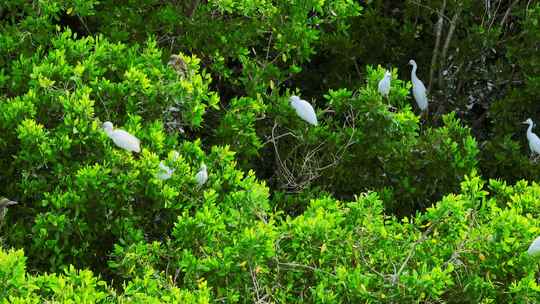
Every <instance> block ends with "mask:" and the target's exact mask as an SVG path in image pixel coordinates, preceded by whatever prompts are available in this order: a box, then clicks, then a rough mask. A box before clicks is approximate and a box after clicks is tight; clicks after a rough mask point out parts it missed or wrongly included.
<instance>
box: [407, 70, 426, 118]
mask: <svg viewBox="0 0 540 304" xmlns="http://www.w3.org/2000/svg"><path fill="white" fill-rule="evenodd" d="M409 64H410V65H412V67H413V68H412V71H411V80H412V85H413V96H414V100H416V104H417V105H418V107H419V108H420V110H421V111H422V112H423V111H425V110H427V107H428V99H427V95H426V87H425V86H424V83H423V82H422V80H420V79H418V77H417V76H416V69H417V65H416V61H414V60H412V59H411V60H410V61H409Z"/></svg>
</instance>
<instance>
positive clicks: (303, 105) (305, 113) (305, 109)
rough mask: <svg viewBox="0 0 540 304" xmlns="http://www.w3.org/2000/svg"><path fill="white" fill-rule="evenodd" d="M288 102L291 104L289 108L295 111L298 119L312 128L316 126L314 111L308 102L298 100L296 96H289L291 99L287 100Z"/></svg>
mask: <svg viewBox="0 0 540 304" xmlns="http://www.w3.org/2000/svg"><path fill="white" fill-rule="evenodd" d="M289 101H290V103H291V106H292V107H293V108H294V109H295V110H296V114H298V116H300V118H302V119H303V120H305V121H307V122H308V123H310V124H312V125H314V126H316V125H317V124H318V123H317V115H315V110H314V109H313V107H312V106H311V104H310V103H309V102H307V101H305V100H303V99H300V97H298V96H291V98H289Z"/></svg>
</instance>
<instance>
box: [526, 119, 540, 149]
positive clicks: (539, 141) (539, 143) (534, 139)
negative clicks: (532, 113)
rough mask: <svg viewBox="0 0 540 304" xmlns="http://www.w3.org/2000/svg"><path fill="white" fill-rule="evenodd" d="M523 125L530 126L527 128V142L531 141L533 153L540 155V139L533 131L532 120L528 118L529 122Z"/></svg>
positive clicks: (530, 146)
mask: <svg viewBox="0 0 540 304" xmlns="http://www.w3.org/2000/svg"><path fill="white" fill-rule="evenodd" d="M523 123H524V124H528V125H529V127H528V128H527V140H528V141H529V148H530V149H531V153H532V154H535V153H536V154H540V138H538V135H536V134H534V133H533V131H532V128H533V126H534V123H533V121H532V119H530V118H527V120H525V121H524V122H523Z"/></svg>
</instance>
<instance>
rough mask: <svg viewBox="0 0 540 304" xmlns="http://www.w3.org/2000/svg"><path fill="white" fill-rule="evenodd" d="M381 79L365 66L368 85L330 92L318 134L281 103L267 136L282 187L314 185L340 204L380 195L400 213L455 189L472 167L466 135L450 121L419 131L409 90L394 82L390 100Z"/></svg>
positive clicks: (449, 118) (472, 156)
mask: <svg viewBox="0 0 540 304" xmlns="http://www.w3.org/2000/svg"><path fill="white" fill-rule="evenodd" d="M383 74H384V71H383V70H382V69H380V68H379V69H377V70H374V69H371V68H369V67H368V71H367V75H368V80H367V82H368V83H367V86H365V87H363V88H361V89H360V90H358V91H357V92H351V91H348V90H345V89H341V90H337V91H333V90H331V91H330V92H329V93H328V94H327V95H325V99H326V101H325V104H327V105H328V106H327V109H326V110H325V112H327V113H329V114H327V113H322V112H320V111H319V119H320V120H321V121H323V122H322V123H321V125H320V126H318V127H316V128H310V129H306V123H305V122H304V121H302V120H300V119H299V118H298V117H296V114H295V113H294V111H293V110H290V109H289V107H290V106H289V105H288V104H286V103H285V102H282V103H280V104H279V108H278V109H275V112H276V114H275V115H276V116H277V115H279V116H277V117H276V120H275V123H276V124H277V125H278V126H279V128H276V131H275V133H276V134H275V136H274V129H272V136H274V138H280V139H279V140H276V141H275V148H276V149H277V151H278V152H277V153H278V154H279V155H278V157H279V160H278V161H277V164H276V165H277V166H280V167H281V168H280V169H281V172H283V173H282V175H281V176H280V177H281V181H280V182H281V185H279V186H280V187H281V188H284V189H293V190H302V189H304V188H305V187H306V186H307V185H309V184H311V183H313V184H314V185H316V186H319V187H321V188H323V189H325V190H326V191H329V192H331V193H334V194H335V195H337V196H339V197H344V198H352V197H353V195H354V194H358V193H361V192H364V191H366V190H380V191H382V192H385V193H386V194H385V195H386V196H387V197H385V201H386V203H387V207H390V209H391V210H394V211H399V212H404V213H410V212H413V211H414V210H417V209H418V208H425V207H427V206H429V205H430V204H431V203H432V202H433V201H435V200H437V199H439V198H440V197H441V196H442V195H441V194H442V193H448V192H452V191H456V190H457V189H458V185H459V181H460V180H461V179H462V178H463V176H464V175H465V174H468V173H470V172H471V171H472V170H473V169H474V168H475V167H476V163H477V161H476V156H477V154H478V148H477V146H476V142H475V140H474V138H473V137H472V136H471V135H470V131H469V129H468V128H466V127H463V126H461V124H460V122H459V121H458V120H457V119H456V117H455V116H454V115H451V114H449V115H447V116H444V118H443V123H444V124H443V126H442V127H438V128H434V127H427V128H426V127H425V126H422V123H421V122H420V120H419V118H418V117H417V116H416V115H415V114H414V113H413V112H412V110H411V107H410V106H409V103H410V102H411V101H410V100H408V99H407V95H408V94H409V92H408V89H409V88H410V84H407V83H405V82H403V81H401V80H399V79H395V78H394V80H393V82H392V89H391V92H390V98H389V100H385V99H383V98H382V97H381V96H380V95H379V94H378V93H377V91H376V87H377V83H378V80H380V79H381V78H382V76H383ZM393 77H396V74H394V76H393ZM276 108H277V107H276ZM278 113H279V114H278ZM281 113H286V114H287V115H286V116H285V115H283V114H281ZM351 181H354V182H351Z"/></svg>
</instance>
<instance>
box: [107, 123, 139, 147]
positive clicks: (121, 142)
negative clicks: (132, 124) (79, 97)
mask: <svg viewBox="0 0 540 304" xmlns="http://www.w3.org/2000/svg"><path fill="white" fill-rule="evenodd" d="M103 129H104V130H105V133H106V134H107V136H108V137H109V138H110V139H112V140H113V142H114V144H115V145H117V146H118V147H120V148H122V149H124V150H127V151H132V152H135V153H139V152H141V146H140V143H141V142H140V140H139V139H138V138H137V137H135V136H133V135H131V134H129V133H128V132H126V131H124V130H121V129H116V130H113V124H112V122H110V121H106V122H104V123H103Z"/></svg>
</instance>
